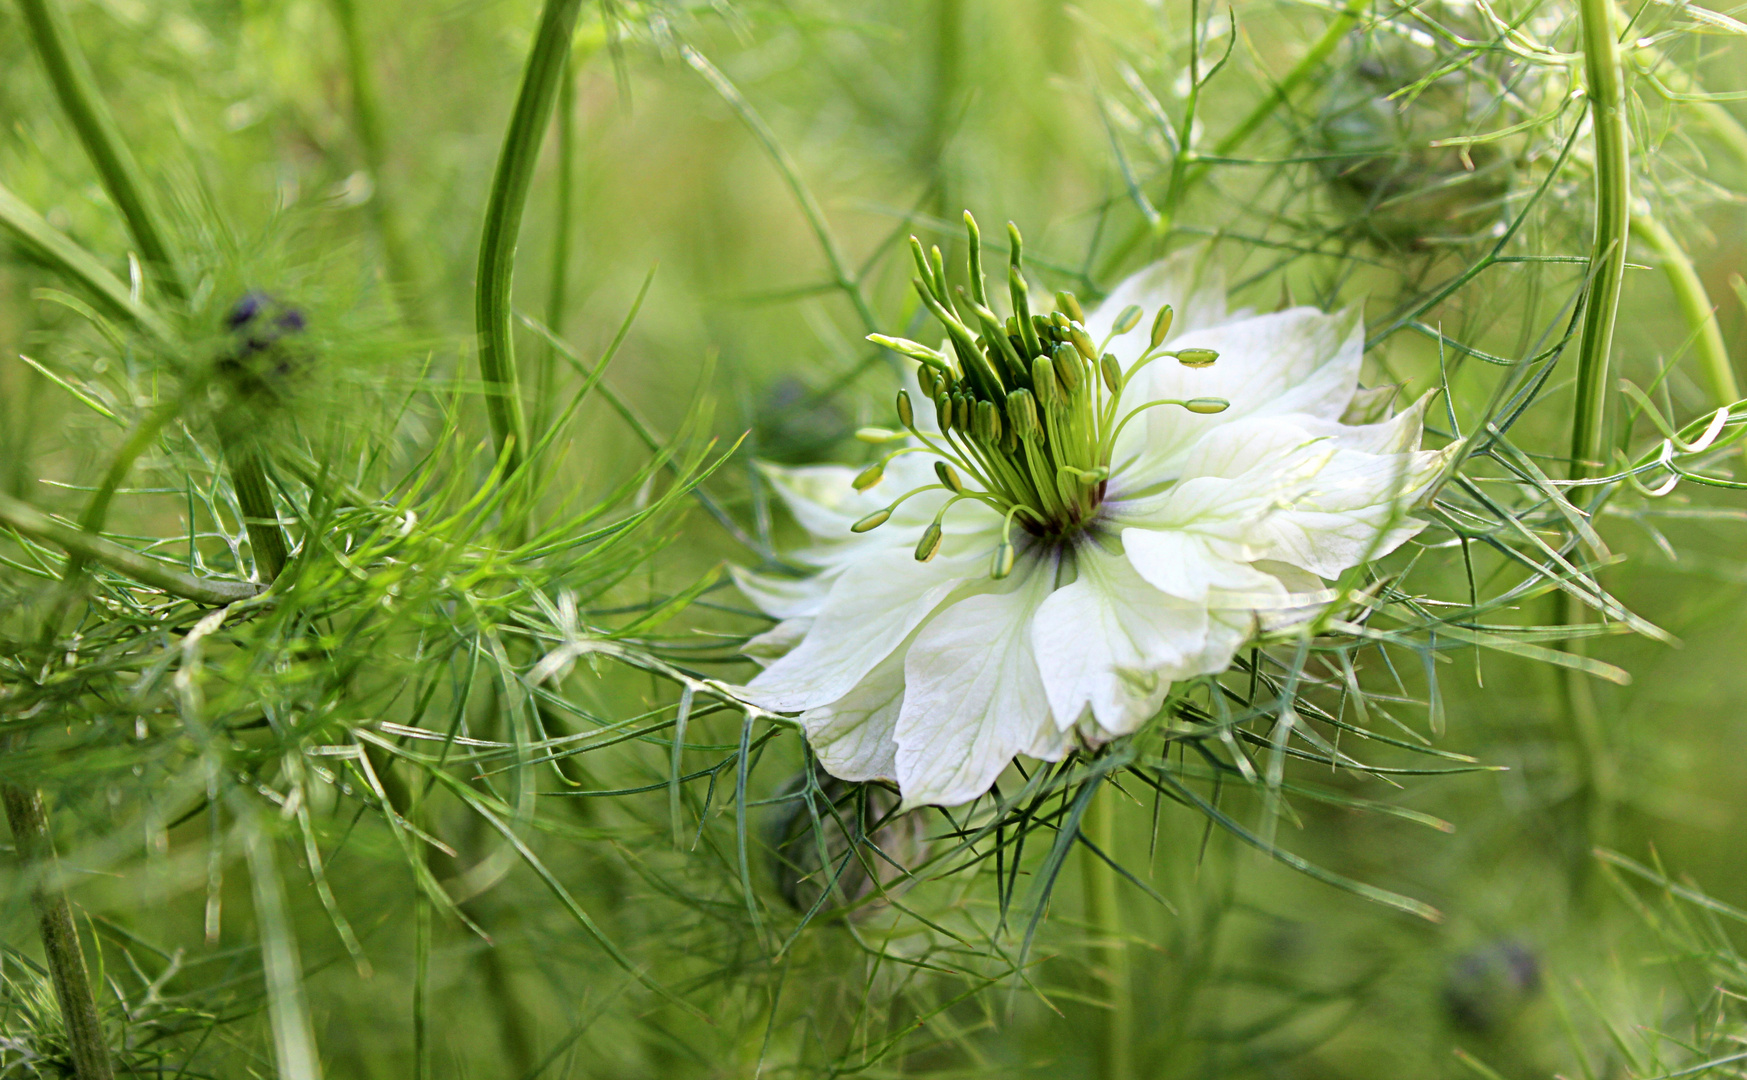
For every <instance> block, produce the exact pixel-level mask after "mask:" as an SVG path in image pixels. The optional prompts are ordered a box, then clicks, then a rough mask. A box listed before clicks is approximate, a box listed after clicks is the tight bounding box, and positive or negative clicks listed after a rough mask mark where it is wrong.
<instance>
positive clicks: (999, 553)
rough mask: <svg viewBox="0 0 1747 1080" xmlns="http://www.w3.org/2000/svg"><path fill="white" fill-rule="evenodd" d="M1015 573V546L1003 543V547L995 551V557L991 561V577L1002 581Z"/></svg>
mask: <svg viewBox="0 0 1747 1080" xmlns="http://www.w3.org/2000/svg"><path fill="white" fill-rule="evenodd" d="M1012 572H1013V545H1012V544H1009V543H1008V542H1007V541H1005V540H1003V541H1001V546H1000V547H998V548H996V549H995V557H994V558H993V559H992V560H990V565H989V576H990V577H992V578H994V579H995V580H996V581H1000V580H1001V579H1002V578H1004V577H1006V576H1007V575H1008V574H1011V573H1012Z"/></svg>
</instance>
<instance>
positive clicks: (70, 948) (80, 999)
mask: <svg viewBox="0 0 1747 1080" xmlns="http://www.w3.org/2000/svg"><path fill="white" fill-rule="evenodd" d="M0 798H4V800H5V803H6V821H7V823H8V824H9V825H11V826H12V841H13V843H14V844H15V845H16V846H17V848H18V860H19V862H20V863H21V864H22V866H23V870H24V873H25V874H26V875H27V876H29V877H30V878H31V879H32V885H31V891H30V899H31V903H32V904H33V906H35V908H36V916H37V922H38V926H39V929H40V930H41V933H42V951H43V957H44V959H45V960H46V961H47V962H48V969H49V976H50V977H51V978H52V979H53V980H54V984H55V998H56V1000H57V1001H59V1002H60V1005H61V1019H62V1022H63V1023H65V1024H66V1028H67V1045H68V1048H69V1050H70V1051H71V1053H72V1057H73V1071H74V1074H75V1076H76V1077H77V1080H110V1078H111V1077H113V1076H114V1075H115V1073H114V1071H113V1070H112V1068H111V1065H110V1055H109V1044H108V1041H107V1040H106V1039H105V1038H104V1037H103V1022H102V1020H101V1019H100V1018H99V1016H98V1014H97V999H96V998H94V997H93V996H92V995H91V977H90V975H89V974H88V973H87V972H86V969H85V953H84V951H83V950H81V949H80V948H79V932H78V929H77V927H75V926H74V925H73V908H72V905H71V904H69V903H68V902H67V894H66V891H65V890H64V889H62V888H61V885H60V881H59V876H60V875H59V868H58V866H57V860H56V858H55V845H54V840H53V838H52V837H51V836H50V835H49V826H48V815H47V813H46V812H45V811H44V810H43V805H42V796H41V795H40V794H38V793H37V792H35V791H31V790H29V789H27V788H22V787H19V786H17V785H16V784H6V785H4V787H3V788H0Z"/></svg>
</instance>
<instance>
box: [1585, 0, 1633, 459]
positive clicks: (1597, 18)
mask: <svg viewBox="0 0 1747 1080" xmlns="http://www.w3.org/2000/svg"><path fill="white" fill-rule="evenodd" d="M1578 10H1579V13H1580V15H1581V17H1582V37H1583V70H1584V85H1585V90H1586V92H1587V94H1588V96H1589V115H1590V124H1591V128H1592V130H1593V131H1594V135H1595V240H1594V244H1593V246H1592V248H1591V253H1590V260H1589V271H1590V277H1589V287H1588V292H1587V295H1586V297H1585V299H1584V305H1583V337H1582V340H1581V341H1580V342H1579V343H1578V346H1577V411H1576V414H1575V416H1574V417H1573V418H1572V424H1571V478H1572V479H1573V480H1581V479H1583V478H1585V477H1587V476H1589V475H1591V474H1592V471H1593V470H1594V469H1595V468H1596V467H1597V466H1598V465H1599V464H1601V461H1602V456H1603V429H1604V427H1605V423H1604V422H1605V420H1606V419H1607V372H1608V361H1609V357H1610V354H1611V353H1612V351H1613V343H1614V322H1615V319H1616V318H1617V316H1618V314H1619V306H1620V288H1621V285H1622V283H1623V282H1624V280H1625V273H1626V234H1627V231H1628V230H1629V229H1630V228H1631V220H1632V208H1631V180H1630V175H1631V174H1630V160H1629V157H1628V151H1627V146H1626V95H1625V81H1624V80H1623V79H1622V78H1621V77H1620V50H1619V42H1618V41H1617V39H1616V36H1615V32H1614V20H1613V4H1612V3H1611V0H1579V5H1578Z"/></svg>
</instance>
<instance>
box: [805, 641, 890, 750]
mask: <svg viewBox="0 0 1747 1080" xmlns="http://www.w3.org/2000/svg"><path fill="white" fill-rule="evenodd" d="M907 651H908V650H906V649H904V648H898V649H894V650H893V651H892V654H891V655H890V656H888V657H886V658H885V659H884V660H882V661H880V664H879V666H878V667H876V668H874V669H873V670H872V671H870V672H868V674H867V676H866V677H865V678H863V679H862V680H861V682H859V683H857V684H856V686H855V689H853V690H851V691H850V692H849V693H847V694H845V695H843V696H842V697H841V698H838V699H837V700H836V701H833V702H832V703H831V704H829V705H823V706H820V707H819V708H817V709H809V710H807V711H806V712H804V713H802V714H801V727H802V728H803V729H805V731H806V732H807V741H808V742H809V743H811V744H812V746H813V752H814V753H815V754H817V755H819V764H821V765H823V766H825V771H826V772H828V773H830V774H831V775H832V776H835V777H837V778H838V779H839V780H853V781H858V782H859V781H863V780H891V781H895V780H896V779H897V776H898V766H897V762H896V758H895V755H896V754H897V752H898V744H897V743H896V742H895V741H893V738H892V733H893V731H894V730H895V729H896V727H897V723H898V710H899V709H900V708H901V707H902V706H903V704H904V654H905V652H907Z"/></svg>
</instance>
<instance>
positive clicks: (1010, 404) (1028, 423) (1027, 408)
mask: <svg viewBox="0 0 1747 1080" xmlns="http://www.w3.org/2000/svg"><path fill="white" fill-rule="evenodd" d="M1007 422H1008V423H1009V424H1011V425H1013V434H1014V435H1015V436H1017V437H1018V438H1021V439H1024V440H1025V441H1026V442H1030V441H1031V440H1033V439H1035V438H1037V437H1038V435H1040V434H1041V433H1042V429H1041V428H1040V427H1038V424H1037V405H1036V403H1035V402H1034V401H1033V399H1032V397H1031V391H1029V390H1015V391H1013V392H1012V393H1011V394H1008V395H1007Z"/></svg>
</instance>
